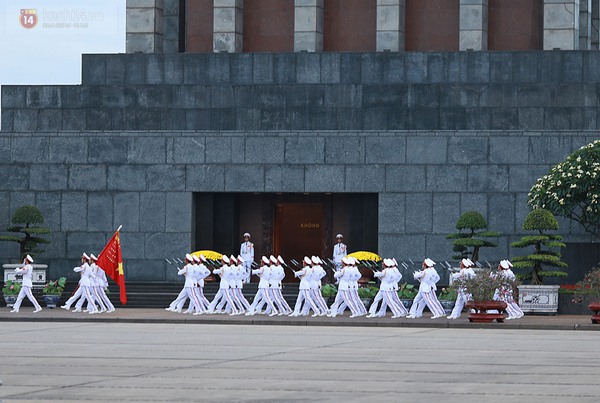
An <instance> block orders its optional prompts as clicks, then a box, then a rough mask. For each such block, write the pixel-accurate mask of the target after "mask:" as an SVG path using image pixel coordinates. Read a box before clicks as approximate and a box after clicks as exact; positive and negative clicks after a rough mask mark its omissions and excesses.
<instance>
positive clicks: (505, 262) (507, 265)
mask: <svg viewBox="0 0 600 403" xmlns="http://www.w3.org/2000/svg"><path fill="white" fill-rule="evenodd" d="M500 266H502V268H503V269H510V268H511V267H512V263H511V262H510V261H509V260H502V261H500Z"/></svg>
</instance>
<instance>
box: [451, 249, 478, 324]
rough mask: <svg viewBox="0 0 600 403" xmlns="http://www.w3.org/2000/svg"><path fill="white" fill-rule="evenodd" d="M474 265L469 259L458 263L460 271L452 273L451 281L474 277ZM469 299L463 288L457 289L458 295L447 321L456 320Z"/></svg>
mask: <svg viewBox="0 0 600 403" xmlns="http://www.w3.org/2000/svg"><path fill="white" fill-rule="evenodd" d="M474 265H475V264H474V263H473V261H472V260H471V259H463V260H461V261H460V271H459V272H458V273H452V279H454V280H458V279H464V280H468V279H470V278H472V277H475V272H474V271H473V268H472V267H473V266H474ZM469 299H471V295H470V294H469V293H468V292H467V290H465V289H464V288H463V287H460V288H459V289H458V295H457V296H456V303H455V304H454V309H453V310H452V313H451V314H450V316H448V319H458V318H460V315H461V313H462V310H463V308H464V307H465V303H466V302H467V301H468V300H469Z"/></svg>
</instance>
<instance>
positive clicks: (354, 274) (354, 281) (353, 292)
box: [349, 258, 367, 317]
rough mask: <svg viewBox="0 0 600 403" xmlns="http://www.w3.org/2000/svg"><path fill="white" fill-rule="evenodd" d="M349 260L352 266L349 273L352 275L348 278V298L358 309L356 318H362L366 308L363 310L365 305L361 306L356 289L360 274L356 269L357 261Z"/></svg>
mask: <svg viewBox="0 0 600 403" xmlns="http://www.w3.org/2000/svg"><path fill="white" fill-rule="evenodd" d="M351 259H352V265H351V266H350V271H351V273H352V275H351V277H350V290H349V293H350V298H352V301H353V302H354V304H355V305H356V306H357V308H358V315H356V316H363V315H366V314H367V308H365V305H364V304H363V302H362V300H361V299H360V297H359V295H358V287H359V286H358V280H360V279H361V277H362V274H361V272H360V270H359V269H358V260H357V259H355V258H351ZM351 317H352V316H351Z"/></svg>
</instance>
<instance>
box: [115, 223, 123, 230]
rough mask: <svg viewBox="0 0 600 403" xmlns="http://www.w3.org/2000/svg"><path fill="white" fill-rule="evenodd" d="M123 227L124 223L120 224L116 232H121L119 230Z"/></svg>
mask: <svg viewBox="0 0 600 403" xmlns="http://www.w3.org/2000/svg"><path fill="white" fill-rule="evenodd" d="M121 228H123V224H121V225H119V228H117V231H116V232H119V231H121Z"/></svg>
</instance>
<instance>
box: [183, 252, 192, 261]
mask: <svg viewBox="0 0 600 403" xmlns="http://www.w3.org/2000/svg"><path fill="white" fill-rule="evenodd" d="M185 258H186V259H187V260H188V261H190V262H193V261H194V257H193V256H192V255H190V254H189V253H187V254H186V255H185Z"/></svg>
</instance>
